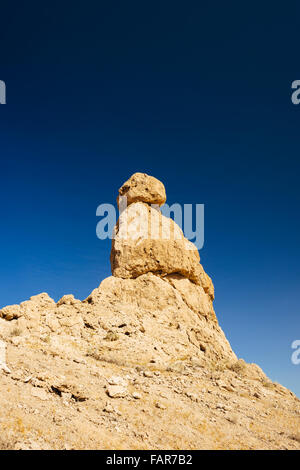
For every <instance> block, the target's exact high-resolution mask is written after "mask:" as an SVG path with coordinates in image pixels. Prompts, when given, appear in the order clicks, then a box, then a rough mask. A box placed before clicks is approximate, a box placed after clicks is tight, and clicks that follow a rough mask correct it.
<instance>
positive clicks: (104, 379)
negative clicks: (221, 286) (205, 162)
mask: <svg viewBox="0 0 300 470" xmlns="http://www.w3.org/2000/svg"><path fill="white" fill-rule="evenodd" d="M140 204H142V205H143V203H140ZM134 205H135V203H132V206H134ZM129 208H130V206H129ZM144 248H145V250H146V252H147V250H148V248H149V246H148V245H145V247H144ZM187 251H188V250H187ZM158 253H160V254H159V256H162V255H164V252H162V254H161V252H160V251H158ZM172 254H174V250H173V248H172ZM134 256H135V255H134ZM170 256H171V252H170ZM178 256H180V255H179V251H178ZM146 258H147V253H146ZM147 259H148V261H147V262H149V263H150V262H152V261H151V256H150V257H148V258H147ZM128 260H129V261H130V262H131V263H133V262H134V260H132V258H128ZM149 260H150V261H149ZM182 262H184V259H183V258H182ZM198 263H199V261H198ZM151 266H152V265H151ZM164 266H167V264H166V263H165V264H164ZM199 267H200V274H199V282H198V283H195V282H192V281H191V280H190V278H189V273H190V271H188V270H187V271H184V272H182V271H181V272H180V271H179V272H166V271H162V272H159V271H158V270H157V269H153V272H150V271H149V272H146V273H143V272H142V274H141V275H138V274H137V273H136V272H135V275H134V276H133V275H132V276H124V277H125V278H123V276H121V277H117V276H116V275H114V276H111V277H108V278H107V279H104V280H103V281H102V282H101V284H100V286H99V287H98V288H96V289H94V290H93V291H92V293H91V294H90V295H89V296H88V297H87V299H85V300H83V301H80V300H78V299H75V298H74V297H73V296H72V295H65V296H64V297H62V298H61V299H60V300H59V301H58V302H57V303H56V302H55V301H54V300H53V299H51V298H50V297H49V296H48V295H47V294H45V293H43V294H39V295H35V296H33V297H31V298H30V300H28V301H25V302H22V303H21V304H20V305H12V306H8V307H4V308H2V310H0V390H1V394H0V430H1V432H0V449H300V435H299V429H300V400H299V399H298V398H297V397H296V396H295V395H294V394H293V393H292V392H290V391H289V390H287V389H286V388H284V387H283V386H281V385H279V384H277V383H273V382H272V381H271V380H270V379H268V378H267V377H266V375H265V374H264V372H263V371H262V370H261V369H260V368H259V367H258V366H257V365H255V364H247V363H246V362H245V361H243V360H242V359H237V357H236V355H235V354H234V352H233V351H232V349H231V346H230V344H229V342H228V341H227V339H226V337H225V335H224V333H223V331H222V329H221V327H220V326H219V323H218V321H217V318H216V316H215V313H214V310H213V304H212V302H213V298H214V291H213V284H212V281H211V279H210V278H209V277H208V276H207V275H206V273H205V272H204V270H203V268H202V266H201V265H200V264H199ZM165 269H166V268H165ZM132 272H133V271H132ZM242 335H246V332H243V331H242V327H241V336H242Z"/></svg>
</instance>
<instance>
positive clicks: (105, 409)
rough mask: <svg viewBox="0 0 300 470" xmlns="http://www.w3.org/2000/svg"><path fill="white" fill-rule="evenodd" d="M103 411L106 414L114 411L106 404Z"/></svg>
mask: <svg viewBox="0 0 300 470" xmlns="http://www.w3.org/2000/svg"><path fill="white" fill-rule="evenodd" d="M103 411H106V413H113V411H114V409H113V407H112V405H111V404H110V403H106V405H105V407H104V408H103Z"/></svg>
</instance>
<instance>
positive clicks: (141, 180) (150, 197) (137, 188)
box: [118, 173, 166, 206]
mask: <svg viewBox="0 0 300 470" xmlns="http://www.w3.org/2000/svg"><path fill="white" fill-rule="evenodd" d="M120 196H123V197H124V196H125V197H126V198H127V205H128V206H129V204H132V203H133V202H138V201H142V202H146V203H147V204H158V205H159V206H161V205H162V204H164V203H165V202H166V191H165V187H164V185H163V184H162V183H161V181H159V180H158V179H156V178H154V177H153V176H149V175H146V173H134V174H133V175H132V176H131V177H130V178H129V179H128V180H127V181H126V182H125V183H124V184H123V186H121V188H120V189H119V197H120ZM119 197H118V200H119Z"/></svg>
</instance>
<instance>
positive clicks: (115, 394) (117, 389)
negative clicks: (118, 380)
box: [106, 385, 127, 398]
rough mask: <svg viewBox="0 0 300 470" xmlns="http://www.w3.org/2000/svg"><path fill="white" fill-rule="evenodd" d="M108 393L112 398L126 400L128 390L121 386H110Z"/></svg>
mask: <svg viewBox="0 0 300 470" xmlns="http://www.w3.org/2000/svg"><path fill="white" fill-rule="evenodd" d="M106 393H107V395H108V396H109V397H110V398H124V397H126V395H127V390H126V388H125V387H122V386H121V385H110V386H109V387H107V390H106Z"/></svg>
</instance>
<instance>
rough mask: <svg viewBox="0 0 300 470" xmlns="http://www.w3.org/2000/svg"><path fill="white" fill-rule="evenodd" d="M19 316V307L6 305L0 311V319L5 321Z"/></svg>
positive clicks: (20, 313)
mask: <svg viewBox="0 0 300 470" xmlns="http://www.w3.org/2000/svg"><path fill="white" fill-rule="evenodd" d="M21 315H22V312H21V309H20V305H8V306H7V307H4V308H2V310H0V317H1V318H5V320H13V319H15V318H19V317H20V316H21Z"/></svg>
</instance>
